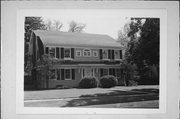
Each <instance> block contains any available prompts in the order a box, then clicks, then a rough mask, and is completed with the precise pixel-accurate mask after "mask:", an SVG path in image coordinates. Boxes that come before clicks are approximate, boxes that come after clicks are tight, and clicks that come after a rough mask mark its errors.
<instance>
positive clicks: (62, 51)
mask: <svg viewBox="0 0 180 119" xmlns="http://www.w3.org/2000/svg"><path fill="white" fill-rule="evenodd" d="M61 58H62V59H63V58H64V48H61Z"/></svg>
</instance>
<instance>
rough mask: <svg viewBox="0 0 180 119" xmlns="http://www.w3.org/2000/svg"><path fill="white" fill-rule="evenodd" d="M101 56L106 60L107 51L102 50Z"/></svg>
mask: <svg viewBox="0 0 180 119" xmlns="http://www.w3.org/2000/svg"><path fill="white" fill-rule="evenodd" d="M102 54H103V59H108V50H103V51H102Z"/></svg>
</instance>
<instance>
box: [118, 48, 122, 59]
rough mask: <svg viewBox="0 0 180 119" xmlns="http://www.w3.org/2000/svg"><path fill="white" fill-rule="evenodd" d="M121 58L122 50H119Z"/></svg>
mask: <svg viewBox="0 0 180 119" xmlns="http://www.w3.org/2000/svg"><path fill="white" fill-rule="evenodd" d="M119 56H120V59H122V50H119Z"/></svg>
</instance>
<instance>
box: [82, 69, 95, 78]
mask: <svg viewBox="0 0 180 119" xmlns="http://www.w3.org/2000/svg"><path fill="white" fill-rule="evenodd" d="M88 76H94V69H92V68H85V69H83V77H88Z"/></svg>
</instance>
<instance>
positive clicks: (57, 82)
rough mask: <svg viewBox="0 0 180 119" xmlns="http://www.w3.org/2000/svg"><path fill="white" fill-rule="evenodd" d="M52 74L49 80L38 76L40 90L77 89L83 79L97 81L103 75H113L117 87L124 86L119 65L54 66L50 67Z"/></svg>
mask: <svg viewBox="0 0 180 119" xmlns="http://www.w3.org/2000/svg"><path fill="white" fill-rule="evenodd" d="M50 72H51V73H52V74H53V75H52V76H49V79H46V78H45V77H41V76H38V84H39V88H40V89H48V88H58V87H67V88H72V87H78V85H79V82H80V80H81V79H82V78H83V77H89V76H93V77H96V78H97V79H98V80H99V79H100V78H101V77H102V76H104V75H113V76H115V77H117V79H118V85H124V80H125V79H124V76H123V69H122V68H121V67H120V65H105V64H78V65H59V66H58V65H55V66H53V67H51V70H50ZM47 83H48V84H47Z"/></svg>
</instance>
